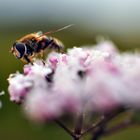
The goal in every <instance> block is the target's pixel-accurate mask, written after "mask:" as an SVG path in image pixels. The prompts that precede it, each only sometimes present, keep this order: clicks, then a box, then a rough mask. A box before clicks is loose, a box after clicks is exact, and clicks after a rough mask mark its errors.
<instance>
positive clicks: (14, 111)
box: [0, 26, 140, 140]
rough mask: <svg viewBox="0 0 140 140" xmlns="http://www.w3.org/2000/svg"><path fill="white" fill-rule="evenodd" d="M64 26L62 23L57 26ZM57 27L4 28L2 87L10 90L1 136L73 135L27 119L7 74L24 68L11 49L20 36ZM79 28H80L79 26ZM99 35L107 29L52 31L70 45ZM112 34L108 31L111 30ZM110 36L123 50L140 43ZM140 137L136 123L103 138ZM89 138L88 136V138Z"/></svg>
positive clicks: (40, 139)
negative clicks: (11, 96)
mask: <svg viewBox="0 0 140 140" xmlns="http://www.w3.org/2000/svg"><path fill="white" fill-rule="evenodd" d="M58 27H62V26H57V28H58ZM55 28H56V27H53V26H50V27H46V26H27V27H22V26H21V27H5V28H1V29H0V43H1V44H0V66H1V67H0V89H1V90H4V91H5V92H6V94H5V95H4V96H2V97H1V100H2V102H3V107H2V109H1V110H0V139H3V140H19V139H20V140H30V139H33V140H47V139H48V140H49V139H51V140H57V139H61V140H63V139H65V140H66V139H67V140H70V139H71V138H70V137H69V136H68V135H67V134H66V133H65V132H64V131H63V130H62V129H60V128H59V127H58V126H57V125H55V124H47V125H46V126H40V125H36V124H33V123H31V122H29V121H27V120H26V119H25V118H26V117H25V116H24V115H23V113H22V112H21V107H20V106H18V105H16V104H14V103H12V102H10V101H9V95H8V92H7V87H8V83H7V78H8V76H9V74H10V73H14V72H16V71H20V72H22V67H23V63H22V62H20V61H19V60H17V59H16V58H14V57H13V55H11V54H10V53H9V50H10V47H11V46H12V44H13V43H14V41H16V39H19V38H20V37H22V36H24V35H26V34H28V33H30V32H36V31H40V30H42V31H43V32H45V31H48V30H50V29H55ZM77 28H78V29H77ZM96 35H105V36H106V34H104V33H97V32H95V33H91V32H88V31H86V29H82V28H80V27H76V26H74V27H71V28H69V29H67V30H64V31H61V32H58V33H56V34H52V36H55V37H57V38H59V39H60V40H61V41H62V42H63V43H64V44H65V46H66V47H72V46H80V45H87V44H94V43H95V42H96ZM107 35H108V34H107ZM109 36H110V37H111V38H110V39H111V40H113V41H114V42H115V44H117V46H119V48H120V49H121V50H127V49H131V50H134V48H136V47H137V46H140V41H138V37H137V39H136V40H135V39H134V40H130V38H127V37H126V39H125V40H124V41H123V39H120V38H119V35H118V36H115V35H113V34H109ZM139 138H140V127H134V128H130V129H126V130H124V131H121V132H120V133H118V134H115V135H112V136H109V137H105V138H102V140H118V139H119V140H124V139H127V140H132V139H139ZM86 139H88V137H87V138H86Z"/></svg>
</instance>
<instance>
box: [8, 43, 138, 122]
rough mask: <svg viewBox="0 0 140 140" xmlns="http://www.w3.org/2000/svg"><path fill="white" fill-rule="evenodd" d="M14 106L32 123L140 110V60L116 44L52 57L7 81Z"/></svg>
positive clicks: (101, 45) (106, 44)
mask: <svg viewBox="0 0 140 140" xmlns="http://www.w3.org/2000/svg"><path fill="white" fill-rule="evenodd" d="M8 81H9V88H8V89H9V93H10V99H11V101H14V102H16V103H23V107H24V111H25V112H26V114H27V116H29V118H30V119H32V120H36V121H46V120H52V119H56V118H58V117H61V116H63V115H65V114H72V115H73V114H75V113H76V112H83V111H84V112H85V113H86V112H108V111H111V110H113V109H116V108H118V107H119V106H123V107H130V108H133V109H139V108H140V86H139V84H140V55H138V54H129V53H126V54H121V53H119V52H118V51H117V49H116V48H115V46H114V45H113V43H111V42H109V41H105V42H102V43H100V44H98V45H97V46H95V48H92V47H91V48H76V47H74V48H72V49H68V51H67V53H66V54H60V53H51V54H49V56H48V58H47V59H46V60H45V61H44V62H42V61H41V60H36V61H35V62H34V64H33V65H30V64H28V65H25V66H24V74H19V73H16V74H14V75H12V76H10V77H9V80H8Z"/></svg>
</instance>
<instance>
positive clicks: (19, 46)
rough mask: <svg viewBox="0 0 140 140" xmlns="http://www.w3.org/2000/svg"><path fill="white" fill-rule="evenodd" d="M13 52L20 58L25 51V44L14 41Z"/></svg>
mask: <svg viewBox="0 0 140 140" xmlns="http://www.w3.org/2000/svg"><path fill="white" fill-rule="evenodd" d="M13 50H14V51H13V54H14V56H15V57H17V58H18V59H20V58H22V57H23V55H24V54H25V51H26V45H25V44H24V43H20V42H16V43H14V44H13Z"/></svg>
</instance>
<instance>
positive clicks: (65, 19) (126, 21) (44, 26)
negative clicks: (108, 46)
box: [0, 0, 140, 140]
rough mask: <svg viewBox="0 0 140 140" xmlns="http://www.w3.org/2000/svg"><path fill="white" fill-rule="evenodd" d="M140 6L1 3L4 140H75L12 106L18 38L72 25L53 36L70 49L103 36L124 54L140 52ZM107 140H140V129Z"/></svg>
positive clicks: (75, 0) (45, 0)
mask: <svg viewBox="0 0 140 140" xmlns="http://www.w3.org/2000/svg"><path fill="white" fill-rule="evenodd" d="M139 13H140V2H139V1H138V0H123V1H122V0H118V1H114V0H104V1H101V0H59V1H56V0H38V1H34V0H24V1H19V0H10V1H8V0H5V1H2V0H0V89H1V90H4V91H5V92H6V94H5V95H4V96H2V97H1V100H2V102H3V107H2V109H0V139H1V140H19V139H20V140H30V139H33V140H47V139H48V140H57V139H61V140H63V139H64V140H66V139H67V140H70V139H71V138H70V137H69V136H68V135H67V134H66V133H65V132H64V131H63V130H61V129H60V128H59V127H58V126H57V125H55V124H48V125H47V126H40V125H36V124H33V123H31V122H29V121H28V120H26V119H25V116H24V115H23V113H22V111H21V108H20V107H19V106H18V105H16V104H14V103H12V102H10V100H9V95H8V92H7V87H8V83H7V78H8V76H9V74H10V73H14V72H16V71H20V72H22V67H23V63H21V62H20V61H19V60H17V59H15V58H14V57H13V56H12V55H11V54H10V53H9V50H10V47H11V46H12V44H13V43H14V41H15V40H16V39H19V38H20V37H22V36H24V35H26V34H28V33H31V32H36V31H40V30H41V31H43V32H45V31H49V30H52V29H56V28H60V27H63V26H65V25H68V24H75V26H73V27H71V28H69V29H67V30H64V31H61V32H58V33H55V34H52V36H55V37H57V38H59V39H60V40H61V41H62V42H63V43H64V44H65V46H66V47H72V46H80V45H89V44H94V43H95V42H96V37H97V36H99V35H101V36H104V37H107V38H110V39H111V40H112V41H113V42H114V43H115V44H116V45H117V46H118V47H119V49H120V50H122V51H123V50H131V51H134V50H135V49H137V50H139V48H140V14H139ZM102 139H103V140H105V139H106V140H118V139H120V140H124V139H127V140H131V139H136V140H137V139H140V127H133V128H129V129H127V130H124V131H122V132H120V133H118V134H115V135H112V136H109V137H106V138H102Z"/></svg>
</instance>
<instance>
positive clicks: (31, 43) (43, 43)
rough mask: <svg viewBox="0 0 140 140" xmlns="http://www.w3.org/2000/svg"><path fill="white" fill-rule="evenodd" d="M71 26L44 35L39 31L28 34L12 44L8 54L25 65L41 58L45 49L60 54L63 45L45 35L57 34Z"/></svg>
mask: <svg viewBox="0 0 140 140" xmlns="http://www.w3.org/2000/svg"><path fill="white" fill-rule="evenodd" d="M72 25H73V24H70V25H67V26H65V27H63V28H60V29H57V30H55V31H49V32H46V33H42V32H41V31H39V32H36V33H31V34H28V35H26V36H24V37H22V38H20V39H19V40H17V41H16V42H15V43H14V44H13V46H12V48H11V51H10V52H11V53H12V54H13V55H14V56H15V57H16V58H18V59H20V60H22V61H23V62H26V63H32V62H33V58H36V57H37V56H38V55H40V56H41V57H43V54H44V51H45V50H46V49H49V50H50V49H53V50H57V51H59V52H62V51H63V49H64V45H63V43H62V42H61V41H60V40H58V39H56V38H54V37H50V36H47V35H48V34H51V33H55V32H59V31H61V30H64V29H66V28H69V27H71V26H72Z"/></svg>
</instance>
